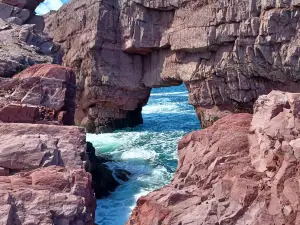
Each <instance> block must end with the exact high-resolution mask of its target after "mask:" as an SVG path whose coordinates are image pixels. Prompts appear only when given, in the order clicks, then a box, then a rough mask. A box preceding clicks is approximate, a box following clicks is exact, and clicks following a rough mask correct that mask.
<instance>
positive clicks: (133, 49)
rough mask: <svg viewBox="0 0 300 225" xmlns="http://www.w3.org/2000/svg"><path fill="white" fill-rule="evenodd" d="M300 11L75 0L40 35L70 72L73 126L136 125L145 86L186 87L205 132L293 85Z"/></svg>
mask: <svg viewBox="0 0 300 225" xmlns="http://www.w3.org/2000/svg"><path fill="white" fill-rule="evenodd" d="M299 15H300V14H299V8H298V3H296V1H292V2H291V3H287V2H286V1H281V0H280V1H277V2H276V4H275V3H273V2H270V1H265V0H263V1H256V0H250V1H249V0H230V1H227V0H226V1H225V0H219V1H213V0H212V1H202V0H198V1H189V0H188V1H181V0H168V1H161V0H154V1H150V0H123V1H117V0H113V1H111V0H102V1H100V0H88V1H84V2H83V1H79V0H73V1H72V2H70V3H69V4H67V5H66V6H64V7H63V8H62V9H61V10H59V11H58V12H57V13H53V14H50V15H47V16H46V18H45V21H46V31H47V32H48V33H50V34H51V35H52V36H53V37H54V40H55V41H56V42H58V43H60V44H61V45H62V46H63V48H64V58H63V62H64V64H65V65H67V66H70V67H72V68H75V70H76V71H77V85H78V96H77V102H78V105H77V113H76V119H77V123H78V124H81V125H83V126H85V127H87V128H88V130H89V131H90V132H101V131H105V130H111V129H115V128H120V127H124V126H133V125H136V124H138V123H140V122H142V120H141V108H142V106H144V105H145V104H146V102H147V100H148V97H149V93H150V90H151V88H153V87H160V86H170V85H176V84H179V83H181V82H183V83H185V85H186V86H187V88H188V91H189V103H190V104H192V105H194V107H195V109H196V112H197V115H198V117H199V118H200V120H201V123H202V124H203V125H204V126H207V125H209V124H211V123H212V122H213V121H214V120H216V119H218V118H219V117H222V116H223V115H225V114H228V113H231V112H252V106H253V104H254V101H255V100H256V99H257V97H258V96H259V95H261V94H265V93H268V92H270V91H271V90H272V89H279V90H288V91H291V92H293V91H296V90H298V89H299V87H300V86H299V78H300V76H299V75H298V71H299V62H298V58H299V54H300V51H299V47H298V42H299V38H298V37H299V32H298V30H299V29H297V28H298V26H299V24H300V22H299Z"/></svg>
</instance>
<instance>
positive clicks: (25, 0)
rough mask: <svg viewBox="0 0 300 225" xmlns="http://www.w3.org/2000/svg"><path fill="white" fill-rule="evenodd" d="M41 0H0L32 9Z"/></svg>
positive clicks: (41, 0)
mask: <svg viewBox="0 0 300 225" xmlns="http://www.w3.org/2000/svg"><path fill="white" fill-rule="evenodd" d="M43 1H44V0H1V1H0V2H3V3H5V4H8V5H12V6H16V7H19V8H25V9H30V10H32V11H34V10H35V8H36V7H37V6H38V5H39V4H40V3H41V2H43Z"/></svg>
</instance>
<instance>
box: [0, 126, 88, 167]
mask: <svg viewBox="0 0 300 225" xmlns="http://www.w3.org/2000/svg"><path fill="white" fill-rule="evenodd" d="M0 135H1V139H2V140H1V141H0V167H3V168H7V169H10V170H12V171H24V170H32V169H36V168H39V167H46V166H50V165H56V166H65V167H68V168H84V167H85V165H84V164H85V161H86V160H88V159H87V157H86V155H85V154H86V152H85V151H86V141H85V131H84V129H83V128H79V127H72V126H64V127H63V126H56V125H41V124H24V123H23V124H22V123H20V124H17V123H0Z"/></svg>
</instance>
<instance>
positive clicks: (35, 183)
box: [0, 166, 95, 225]
mask: <svg viewBox="0 0 300 225" xmlns="http://www.w3.org/2000/svg"><path fill="white" fill-rule="evenodd" d="M94 209H95V198H94V195H93V191H92V188H91V175H90V174H89V173H86V172H84V171H83V170H81V169H77V170H71V169H67V168H63V167H55V166H51V167H47V168H44V169H37V170H33V171H30V172H24V173H19V174H16V175H13V176H9V177H0V223H1V224H3V225H14V224H45V225H46V224H47V225H48V224H49V225H50V224H86V225H94Z"/></svg>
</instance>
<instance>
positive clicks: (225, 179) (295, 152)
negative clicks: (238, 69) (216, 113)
mask: <svg viewBox="0 0 300 225" xmlns="http://www.w3.org/2000/svg"><path fill="white" fill-rule="evenodd" d="M299 106H300V94H299V93H296V94H295V93H285V92H279V91H273V92H271V93H270V94H268V95H263V96H261V97H259V98H258V100H257V101H256V103H255V106H254V115H253V118H252V116H251V115H249V114H235V115H229V116H225V117H223V118H222V119H220V120H218V121H217V122H215V123H214V125H213V126H211V127H209V128H207V129H204V130H201V131H195V132H192V133H190V134H187V135H186V136H185V137H184V138H182V139H181V140H180V142H179V144H178V155H179V163H178V168H177V171H176V173H175V175H174V179H173V181H172V183H171V184H169V185H167V186H165V187H163V188H161V189H159V190H157V191H154V192H152V193H150V194H148V195H147V196H144V197H141V198H140V199H139V200H138V202H137V206H136V208H135V209H134V211H133V213H132V215H131V218H130V220H129V221H128V223H127V224H128V225H129V224H135V225H139V224H140V225H147V224H149V225H150V224H151V225H155V224H170V225H171V224H195V225H196V224H197V225H207V224H235V225H244V224H247V225H258V224H264V225H274V224H299V222H300V211H299V199H300V192H299V188H300V186H299V182H298V181H299V175H300V174H299V171H298V168H299V166H300V154H299V149H300V148H299V146H300V145H299V143H298V142H299V140H300V130H299V127H300V126H299V125H300V124H299V123H300V117H299V115H300V107H299ZM251 118H252V121H251Z"/></svg>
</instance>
